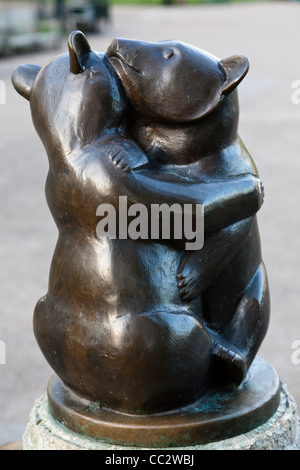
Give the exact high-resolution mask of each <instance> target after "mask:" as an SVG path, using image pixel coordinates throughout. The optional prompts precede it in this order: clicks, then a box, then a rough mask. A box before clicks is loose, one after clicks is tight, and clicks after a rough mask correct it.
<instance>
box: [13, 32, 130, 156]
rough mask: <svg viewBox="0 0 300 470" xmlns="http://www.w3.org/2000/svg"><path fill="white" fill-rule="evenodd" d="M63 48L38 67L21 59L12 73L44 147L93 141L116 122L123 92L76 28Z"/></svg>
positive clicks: (69, 147)
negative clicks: (27, 105)
mask: <svg viewBox="0 0 300 470" xmlns="http://www.w3.org/2000/svg"><path fill="white" fill-rule="evenodd" d="M68 48H69V53H67V54H62V55H60V56H58V57H56V58H55V59H54V60H52V61H51V62H50V63H48V64H47V65H46V66H45V67H43V68H41V67H39V66H37V65H21V66H19V67H17V69H16V70H15V71H14V73H13V76H12V82H13V85H14V87H15V89H16V90H17V91H18V93H20V94H21V95H22V96H23V97H24V98H26V99H27V100H29V101H30V106H31V112H32V119H33V122H34V125H35V128H36V130H37V132H38V134H39V136H40V138H41V140H42V142H43V143H44V145H45V147H46V149H47V150H48V151H50V153H53V151H54V152H59V151H63V152H64V153H69V152H71V151H73V150H74V149H76V148H77V147H78V148H82V146H83V145H85V144H88V143H91V142H93V141H95V140H96V139H97V138H99V137H101V135H103V134H105V133H107V132H108V130H110V129H112V128H115V127H117V126H119V125H120V123H121V122H122V120H123V119H124V114H125V111H126V102H127V100H126V98H125V95H124V93H123V91H122V87H121V86H120V83H119V78H118V76H117V74H116V72H115V70H114V69H113V67H112V66H111V65H110V63H109V61H108V60H107V58H106V57H105V55H104V54H102V53H98V52H94V51H92V50H91V48H90V46H89V43H88V41H87V39H86V37H85V36H84V34H83V33H81V32H80V31H74V32H73V33H72V34H71V35H70V36H69V41H68Z"/></svg>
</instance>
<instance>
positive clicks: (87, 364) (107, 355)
mask: <svg viewBox="0 0 300 470" xmlns="http://www.w3.org/2000/svg"><path fill="white" fill-rule="evenodd" d="M58 323H59V324H60V328H59V329H58V330H57V328H56V327H55V325H57V324H58ZM34 329H35V334H36V337H37V339H38V342H39V345H40V347H41V349H42V350H43V353H44V354H45V356H46V358H47V360H48V362H49V363H50V365H51V366H52V368H53V369H54V370H55V372H56V373H57V375H58V376H59V377H60V378H61V379H62V380H63V382H65V383H66V384H67V385H68V386H69V387H70V388H71V389H72V390H74V391H75V392H77V393H79V396H83V397H84V398H88V399H90V400H92V401H95V402H99V403H101V404H102V405H104V406H106V407H108V408H111V409H114V410H116V411H120V412H125V413H131V414H144V413H157V412H163V411H169V410H173V409H176V408H180V407H182V406H185V405H187V404H189V403H192V402H193V401H195V400H196V399H197V398H199V397H200V396H201V394H203V392H204V390H205V383H206V379H207V377H208V373H209V370H210V365H211V339H210V337H209V335H208V333H207V331H206V329H205V328H204V327H203V326H202V325H201V324H200V323H199V322H198V320H196V319H195V318H194V317H192V316H190V315H187V314H186V313H185V312H183V313H171V312H166V311H160V312H158V311H153V312H147V313H141V314H139V315H131V314H128V315H125V316H120V317H106V318H104V319H102V321H101V320H100V319H97V320H95V322H93V323H87V322H83V321H82V320H81V321H80V323H77V322H74V321H72V319H69V321H67V322H64V324H63V322H62V321H61V320H60V319H59V318H58V316H57V315H55V308H53V309H51V307H50V306H49V303H47V301H46V300H45V299H42V300H41V301H40V302H39V304H38V305H37V307H36V311H35V321H34ZM45 345H48V348H46V350H45Z"/></svg>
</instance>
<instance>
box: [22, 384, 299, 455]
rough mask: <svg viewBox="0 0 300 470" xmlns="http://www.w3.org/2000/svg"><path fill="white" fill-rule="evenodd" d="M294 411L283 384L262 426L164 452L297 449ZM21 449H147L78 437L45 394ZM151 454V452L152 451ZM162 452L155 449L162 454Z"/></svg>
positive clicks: (37, 405) (40, 400)
mask: <svg viewBox="0 0 300 470" xmlns="http://www.w3.org/2000/svg"><path fill="white" fill-rule="evenodd" d="M299 441H300V436H298V439H297V412H296V405H295V402H294V400H293V398H292V397H291V396H290V395H289V393H288V391H287V390H286V387H285V385H284V384H282V390H281V399H280V403H279V406H278V408H277V411H276V413H275V414H274V415H273V416H272V417H271V418H270V419H269V420H268V421H266V422H265V423H264V424H263V425H261V426H259V427H257V428H255V429H253V430H252V431H250V432H248V433H246V434H241V435H238V436H235V437H232V438H230V439H226V440H221V441H217V442H213V443H208V444H199V445H194V446H186V447H176V448H172V447H168V448H165V450H167V451H172V450H174V451H176V452H178V451H185V452H187V451H188V452H190V451H197V450H293V449H295V450H298V449H300V442H299ZM23 450H102V451H114V452H116V451H126V450H127V451H129V450H132V451H134V450H137V451H138V450H147V448H145V447H143V448H139V447H127V446H126V447H125V446H117V445H114V444H106V443H103V442H101V441H98V440H95V439H91V438H88V437H84V436H80V435H78V434H76V433H74V432H72V431H70V430H69V429H67V428H65V427H64V426H63V425H61V424H59V423H58V422H57V421H56V420H55V419H54V418H53V416H52V415H51V414H50V413H49V407H48V400H47V396H46V394H45V395H44V397H42V398H41V399H39V400H37V401H36V404H35V406H34V408H33V409H32V412H31V415H30V421H29V423H28V425H27V428H26V431H25V434H24V436H23ZM151 450H152V451H153V449H151ZM161 450H162V449H160V450H158V452H159V451H161Z"/></svg>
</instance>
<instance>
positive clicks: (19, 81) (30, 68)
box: [11, 65, 42, 101]
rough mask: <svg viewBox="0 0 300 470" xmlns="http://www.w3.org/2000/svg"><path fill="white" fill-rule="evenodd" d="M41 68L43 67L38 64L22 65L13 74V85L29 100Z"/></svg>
mask: <svg viewBox="0 0 300 470" xmlns="http://www.w3.org/2000/svg"><path fill="white" fill-rule="evenodd" d="M41 68H42V67H39V66H38V65H20V66H19V67H17V68H16V69H15V71H14V72H13V74H12V79H11V80H12V84H13V86H14V87H15V89H16V90H17V92H18V93H19V94H20V95H21V96H23V97H24V98H26V99H27V100H28V101H29V99H30V92H31V88H32V85H33V83H34V81H35V79H36V76H37V74H38V73H39V71H40V70H41Z"/></svg>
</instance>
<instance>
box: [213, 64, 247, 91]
mask: <svg viewBox="0 0 300 470" xmlns="http://www.w3.org/2000/svg"><path fill="white" fill-rule="evenodd" d="M220 63H221V65H222V67H223V69H224V71H225V73H226V82H225V83H224V87H223V94H225V95H226V94H228V93H231V92H232V91H233V90H234V89H235V88H236V87H237V86H238V84H239V83H240V82H241V81H242V80H243V78H244V77H245V75H246V74H247V72H248V70H249V60H248V59H247V57H245V56H243V55H235V56H232V57H229V58H228V59H224V60H221V62H220Z"/></svg>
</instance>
